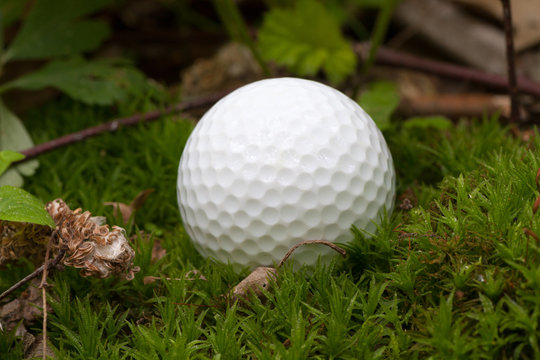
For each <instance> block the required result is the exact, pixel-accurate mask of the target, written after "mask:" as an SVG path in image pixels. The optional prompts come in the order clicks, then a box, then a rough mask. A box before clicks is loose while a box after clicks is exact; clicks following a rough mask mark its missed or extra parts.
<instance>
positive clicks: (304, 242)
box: [276, 240, 347, 268]
mask: <svg viewBox="0 0 540 360" xmlns="http://www.w3.org/2000/svg"><path fill="white" fill-rule="evenodd" d="M307 244H322V245H326V246H329V247H331V248H332V249H334V250H336V251H337V252H338V253H340V254H341V255H342V256H343V257H345V256H346V255H347V252H346V251H345V250H344V249H342V248H340V247H339V246H337V245H336V244H334V243H333V242H330V241H326V240H304V241H301V242H299V243H298V244H296V245H294V246H293V247H292V248H290V249H289V251H287V253H286V254H285V256H283V259H281V261H280V262H279V264H278V266H277V267H276V268H280V267H281V266H282V265H283V264H284V263H285V261H287V259H288V258H289V256H291V254H292V253H293V252H294V250H296V249H298V248H299V247H300V246H302V245H307Z"/></svg>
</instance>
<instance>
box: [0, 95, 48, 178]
mask: <svg viewBox="0 0 540 360" xmlns="http://www.w3.org/2000/svg"><path fill="white" fill-rule="evenodd" d="M32 146H34V143H33V142H32V139H31V138H30V135H29V134H28V132H27V131H26V129H25V127H24V125H23V123H22V122H21V120H19V118H18V117H17V116H16V115H15V114H13V113H12V112H11V111H9V109H8V108H7V107H6V106H5V105H4V104H3V103H2V102H1V101H0V150H11V151H13V150H15V151H17V150H24V149H27V148H30V147H32ZM38 166H39V163H38V161H37V160H31V161H27V162H25V163H24V164H20V165H17V166H15V167H13V168H11V169H8V170H7V171H6V172H5V173H3V174H2V175H1V176H0V186H1V185H13V186H22V185H23V183H24V179H23V177H22V175H25V176H31V175H33V174H34V172H35V171H36V169H37V167H38Z"/></svg>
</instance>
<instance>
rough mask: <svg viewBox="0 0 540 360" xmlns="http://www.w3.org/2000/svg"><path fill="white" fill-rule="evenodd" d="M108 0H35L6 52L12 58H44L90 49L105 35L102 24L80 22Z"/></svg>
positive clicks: (8, 57) (78, 52) (104, 28)
mask: <svg viewBox="0 0 540 360" xmlns="http://www.w3.org/2000/svg"><path fill="white" fill-rule="evenodd" d="M108 2H109V0H92V1H88V0H37V1H36V3H35V4H34V6H33V7H32V10H31V11H30V13H29V14H28V17H27V18H26V20H25V21H24V23H23V26H22V28H21V30H20V31H19V32H18V34H17V36H16V37H15V39H14V40H13V42H12V43H11V45H10V47H9V49H8V50H7V52H6V54H5V60H11V59H47V58H53V57H58V56H68V55H76V54H80V53H81V52H84V51H88V50H93V49H95V48H96V47H98V46H99V45H100V44H101V42H102V41H103V40H104V39H105V38H106V37H107V36H108V34H109V30H108V27H107V25H106V24H105V23H103V22H101V21H96V20H87V21H80V20H79V19H80V18H81V17H83V16H84V15H88V14H91V13H93V12H95V11H96V10H98V9H100V8H102V7H103V6H105V5H106V4H107V3H108Z"/></svg>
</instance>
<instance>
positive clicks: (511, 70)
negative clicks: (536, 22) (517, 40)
mask: <svg viewBox="0 0 540 360" xmlns="http://www.w3.org/2000/svg"><path fill="white" fill-rule="evenodd" d="M501 1H502V5H503V16H504V33H505V35H506V63H507V64H508V84H509V86H508V92H509V94H510V104H511V113H510V122H511V123H513V124H515V123H517V122H519V120H520V116H519V98H518V89H517V81H516V59H515V58H516V55H515V52H514V29H513V27H512V10H511V8H510V0H501Z"/></svg>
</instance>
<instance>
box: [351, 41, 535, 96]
mask: <svg viewBox="0 0 540 360" xmlns="http://www.w3.org/2000/svg"><path fill="white" fill-rule="evenodd" d="M353 48H354V50H355V52H356V53H357V54H358V56H359V57H360V58H361V59H367V57H368V54H369V49H370V46H369V43H368V42H363V43H356V44H354V45H353ZM375 61H376V63H377V64H379V65H388V66H394V67H401V68H406V69H411V70H417V71H421V72H424V73H430V74H434V75H438V76H446V77H451V78H456V79H462V80H467V81H471V82H475V83H478V84H482V85H486V86H490V87H492V88H496V89H501V90H506V89H508V81H507V79H506V78H505V77H504V76H500V75H496V74H490V73H486V72H483V71H480V70H475V69H471V68H468V67H464V66H459V65H454V64H450V63H445V62H442V61H436V60H430V59H426V58H422V57H419V56H415V55H411V54H407V53H404V52H401V51H397V50H393V49H389V48H387V47H384V46H381V47H379V49H378V50H377V56H376V58H375ZM517 89H518V90H519V91H520V92H522V93H524V94H529V95H533V96H535V97H537V98H540V84H539V83H537V82H534V81H532V80H530V79H528V78H526V77H522V76H518V77H517Z"/></svg>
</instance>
